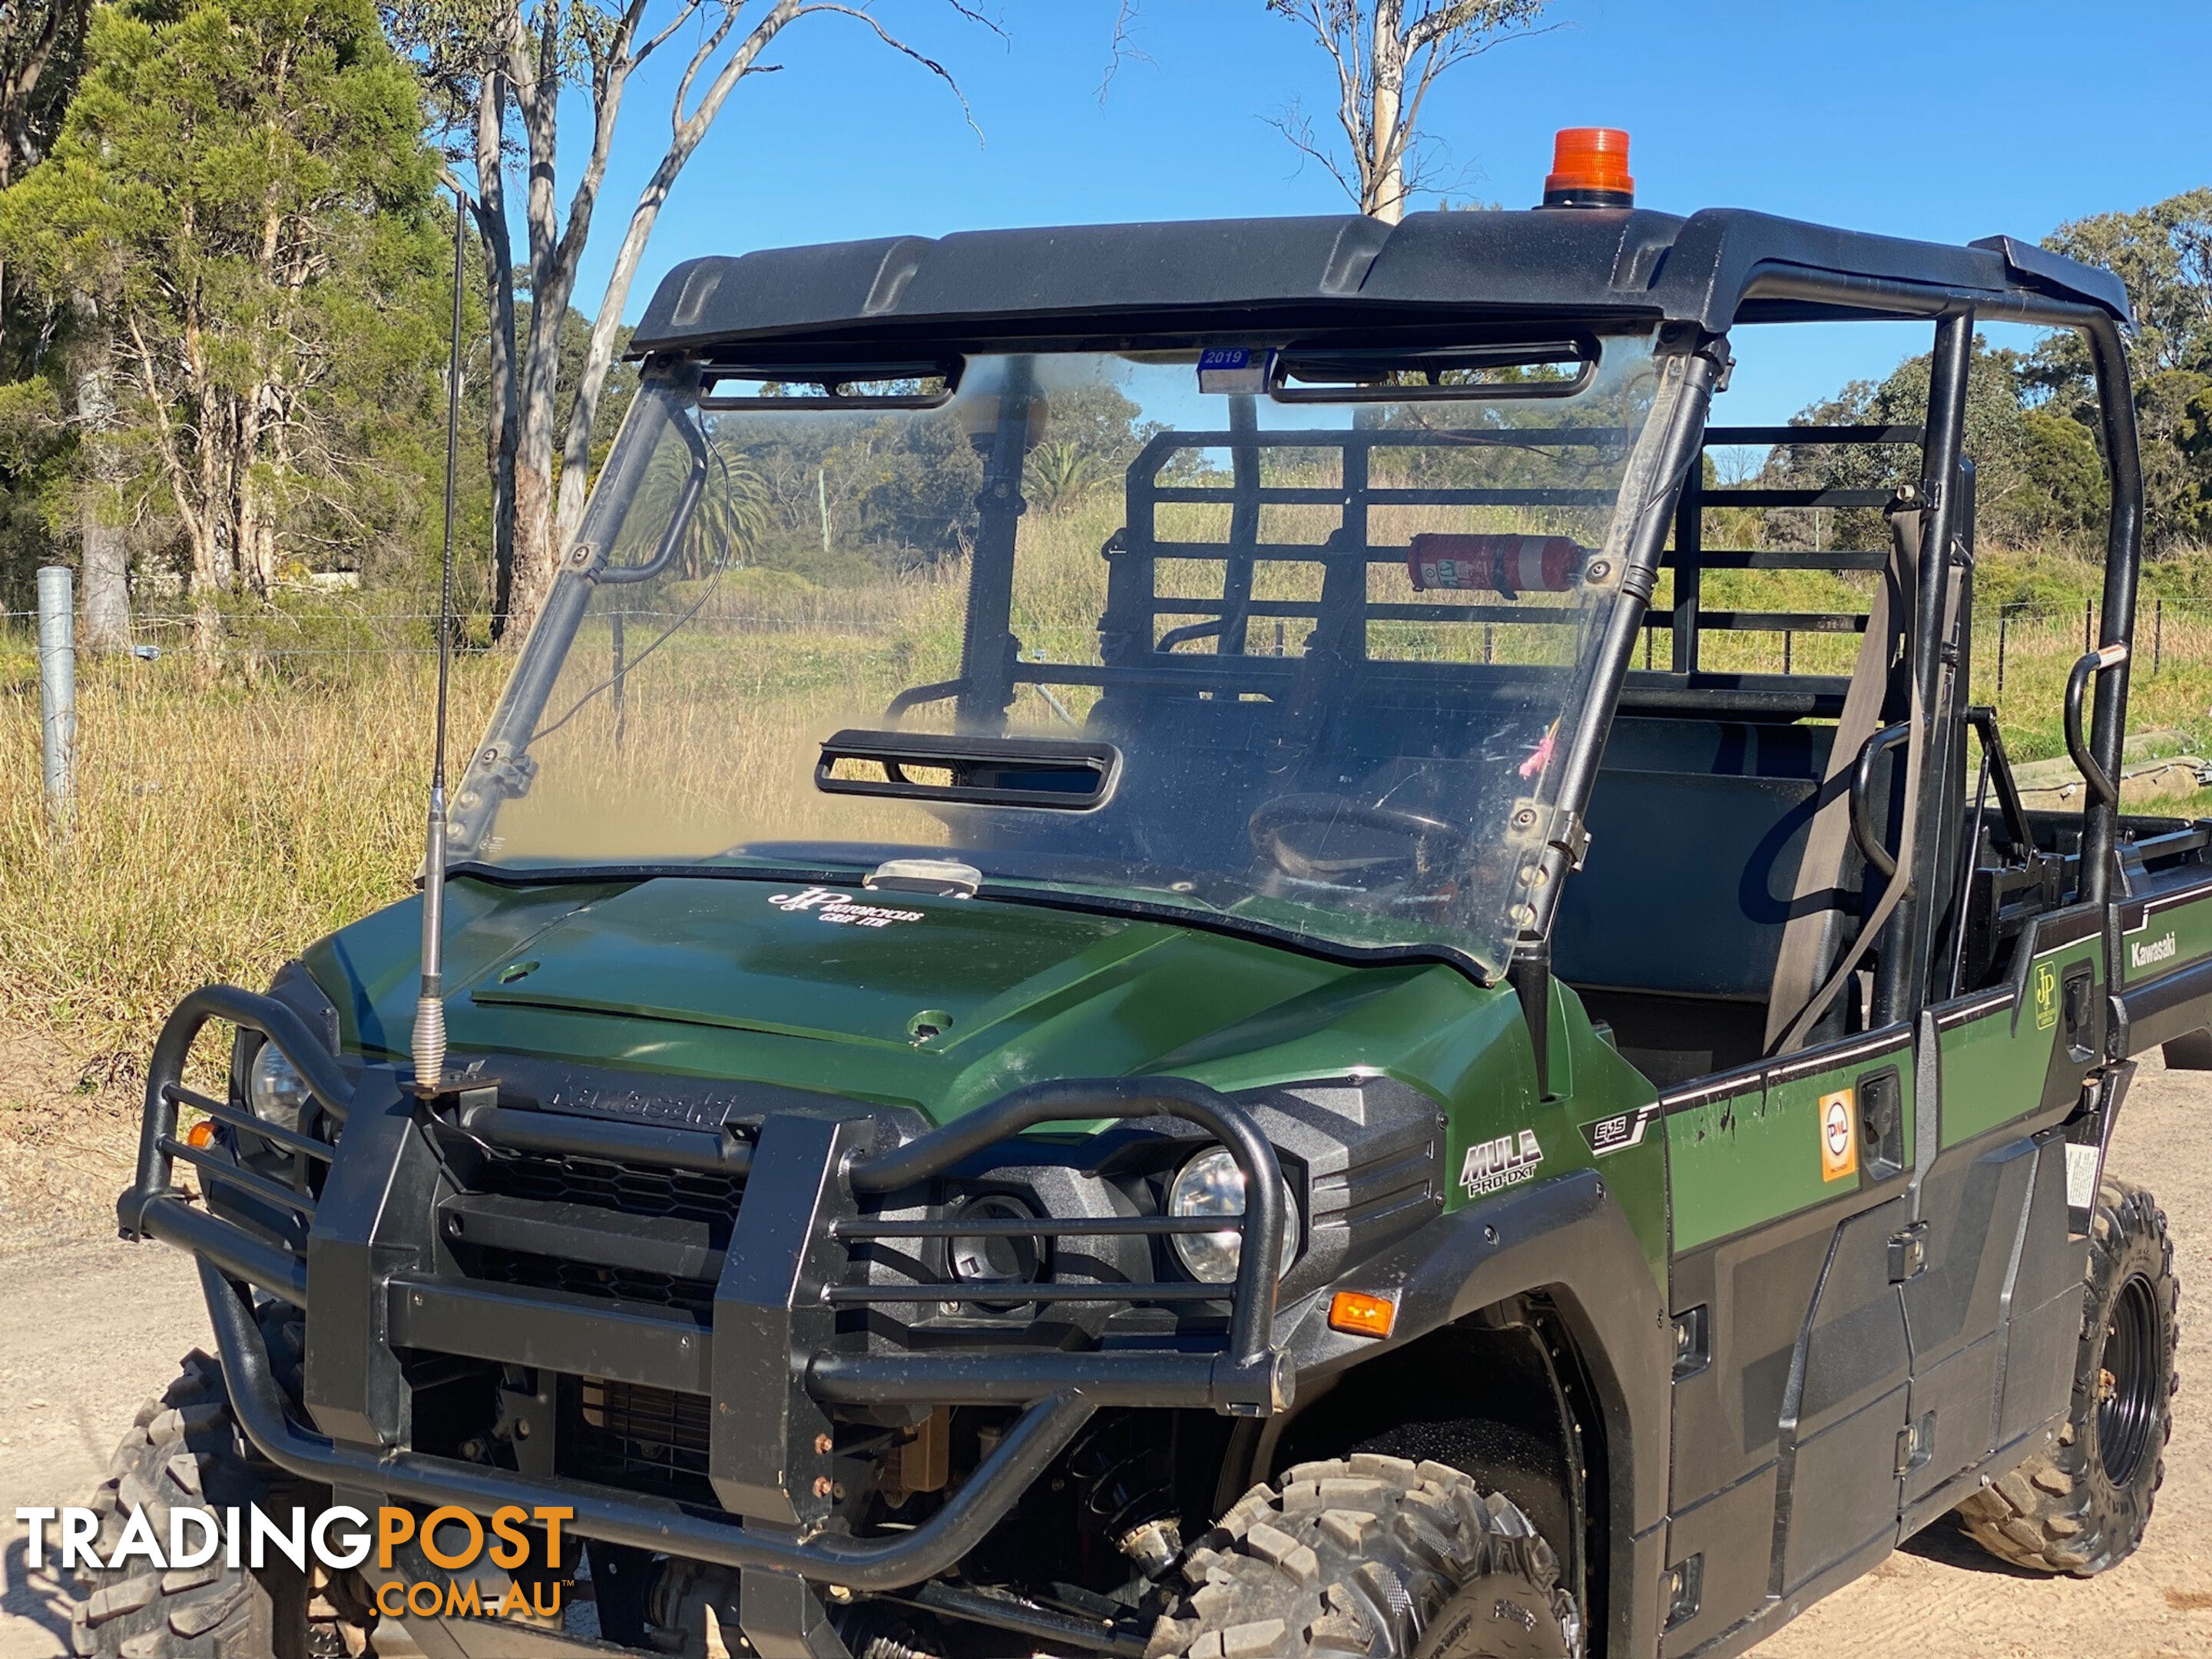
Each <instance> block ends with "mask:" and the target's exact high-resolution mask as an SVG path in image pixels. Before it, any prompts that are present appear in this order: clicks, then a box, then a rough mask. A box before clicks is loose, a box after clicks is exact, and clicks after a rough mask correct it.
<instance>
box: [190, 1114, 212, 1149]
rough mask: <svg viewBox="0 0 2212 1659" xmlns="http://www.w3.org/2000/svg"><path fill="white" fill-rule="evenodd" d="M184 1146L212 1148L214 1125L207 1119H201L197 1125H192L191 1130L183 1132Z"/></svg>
mask: <svg viewBox="0 0 2212 1659" xmlns="http://www.w3.org/2000/svg"><path fill="white" fill-rule="evenodd" d="M185 1145H186V1146H200V1147H207V1146H214V1145H215V1125H214V1124H213V1123H212V1122H210V1121H209V1120H208V1119H206V1118H202V1119H201V1120H200V1121H198V1122H197V1123H195V1124H193V1125H192V1127H191V1128H189V1129H187V1130H185Z"/></svg>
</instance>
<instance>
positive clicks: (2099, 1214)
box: [1957, 1179, 2181, 1578]
mask: <svg viewBox="0 0 2212 1659" xmlns="http://www.w3.org/2000/svg"><path fill="white" fill-rule="evenodd" d="M2180 1298H2181V1284H2180V1281H2179V1279H2177V1278H2176V1277H2175V1276H2174V1271H2173V1241H2172V1239H2171V1238H2170V1237H2167V1235H2166V1212H2164V1211H2162V1210H2160V1208H2159V1207H2158V1202H2157V1200H2155V1199H2154V1198H2152V1196H2151V1195H2150V1194H2148V1193H2147V1192H2145V1191H2144V1190H2143V1189H2142V1188H2140V1187H2137V1186H2136V1185H2135V1184H2133V1183H2132V1182H2125V1181H2118V1180H2112V1179H2107V1180H2106V1182H2104V1184H2103V1186H2102V1187H2101V1188H2100V1190H2099V1192H2098V1194H2097V1210H2096V1214H2095V1216H2094V1218H2093V1220H2092V1221H2091V1224H2090V1230H2089V1271H2088V1280H2087V1293H2086V1296H2085V1297H2084V1301H2083V1312H2082V1319H2081V1344H2080V1346H2079V1348H2078V1350H2077V1352H2076V1355H2075V1368H2074V1392H2073V1397H2072V1400H2071V1401H2070V1402H2069V1409H2068V1413H2067V1419H2066V1421H2065V1422H2064V1423H2063V1424H2062V1425H2060V1427H2059V1430H2058V1435H2057V1443H2055V1444H2054V1445H2052V1446H2051V1448H2050V1449H2048V1450H2047V1451H2044V1452H2040V1453H2039V1454H2037V1455H2035V1456H2033V1457H2031V1458H2030V1459H2028V1461H2027V1462H2025V1463H2023V1464H2021V1466H2020V1467H2019V1468H2016V1469H2015V1470H2013V1471H2012V1473H2011V1474H2007V1475H2005V1476H2004V1477H2003V1478H2002V1479H2001V1480H1997V1481H1996V1483H1995V1484H1994V1485H1991V1486H1985V1487H1984V1488H1983V1489H1982V1490H1981V1491H1980V1492H1976V1493H1975V1494H1974V1495H1973V1496H1972V1498H1968V1499H1967V1500H1966V1502H1965V1503H1963V1504H1960V1506H1959V1509H1958V1512H1957V1514H1958V1522H1959V1526H1960V1529H1961V1530H1962V1531H1964V1532H1965V1533H1966V1536H1968V1537H1969V1538H1971V1539H1972V1540H1973V1541H1975V1542H1976V1543H1978V1544H1979V1545H1980V1546H1981V1547H1983V1548H1984V1549H1985V1550H1987V1551H1989V1553H1990V1554H1992V1555H1994V1556H1996V1558H1997V1559H1999V1560H2001V1561H2007V1562H2009V1563H2010V1564H2011V1565H2014V1566H2016V1567H2025V1568H2027V1569H2029V1570H2031V1571H2038V1572H2064V1573H2072V1574H2074V1575H2075V1576H2076V1577H2082V1578H2087V1577H2092V1576H2093V1575H2095V1574H2097V1573H2100V1572H2102V1571H2104V1570H2105V1569H2106V1568H2107V1567H2110V1566H2114V1565H2118V1563H2119V1562H2122V1561H2124V1560H2125V1559H2127V1558H2128V1557H2129V1556H2130V1555H2131V1554H2133V1553H2135V1549H2136V1545H2138V1544H2140V1543H2141V1542H2142V1535H2143V1529H2144V1528H2146V1527H2147V1526H2148V1524H2149V1522H2150V1511H2151V1502H2152V1499H2153V1498H2154V1496H2155V1494H2156V1493H2157V1492H2158V1489H2159V1486H2160V1483H2161V1482H2163V1481H2164V1480H2165V1479H2166V1441H2167V1439H2168V1437H2170V1436H2171V1435H2172V1432H2173V1395H2174V1392H2175V1390H2176V1389H2179V1387H2180V1379H2179V1376H2177V1375H2176V1373H2175V1366H2174V1352H2175V1349H2176V1347H2177V1346H2178V1345H2179V1340H2180V1335H2181V1323H2180V1319H2179V1303H2180Z"/></svg>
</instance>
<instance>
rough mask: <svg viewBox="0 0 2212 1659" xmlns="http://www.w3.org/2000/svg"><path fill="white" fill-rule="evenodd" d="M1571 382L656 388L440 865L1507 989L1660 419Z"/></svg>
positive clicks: (1650, 399) (993, 378)
mask: <svg viewBox="0 0 2212 1659" xmlns="http://www.w3.org/2000/svg"><path fill="white" fill-rule="evenodd" d="M1586 345H1587V347H1588V350H1587V351H1586V352H1585V357H1588V356H1595V360H1596V361H1595V364H1594V366H1593V365H1592V364H1591V363H1590V362H1588V361H1584V362H1580V363H1575V362H1568V363H1565V364H1559V363H1552V364H1543V363H1533V362H1532V363H1531V364H1528V365H1521V366H1514V365H1509V366H1507V367H1505V368H1503V369H1500V368H1497V367H1496V366H1495V365H1493V366H1492V367H1489V368H1474V369H1454V368H1443V369H1441V370H1439V369H1438V368H1436V366H1435V364H1434V362H1429V363H1427V364H1425V365H1423V364H1419V363H1415V364H1414V366H1413V367H1411V368H1407V367H1402V366H1401V367H1395V368H1392V367H1388V366H1385V367H1383V368H1376V366H1375V365H1374V364H1373V363H1372V362H1368V361H1367V360H1365V359H1360V360H1359V361H1355V362H1351V363H1350V364H1348V365H1347V364H1346V363H1345V362H1342V361H1338V362H1334V364H1332V363H1329V362H1312V363H1309V364H1307V365H1306V366H1305V368H1304V371H1303V372H1304V374H1306V375H1307V376H1308V379H1306V380H1300V379H1299V376H1298V374H1297V373H1296V372H1294V371H1297V370H1298V368H1299V365H1298V364H1297V362H1295V361H1293V360H1292V359H1291V358H1289V357H1287V356H1286V357H1285V359H1284V360H1283V361H1282V362H1273V361H1272V360H1271V359H1270V358H1269V357H1268V356H1267V354H1266V353H1265V352H1263V351H1260V350H1257V349H1255V351H1253V352H1252V353H1251V354H1249V366H1247V367H1241V368H1240V367H1239V366H1238V365H1237V363H1236V362H1235V361H1234V357H1233V356H1231V358H1229V359H1228V360H1226V361H1227V362H1228V364H1229V366H1228V367H1227V368H1222V367H1220V366H1219V365H1220V363H1221V362H1223V361H1224V360H1223V359H1221V358H1219V357H1218V356H1216V355H1214V354H1209V356H1208V360H1207V365H1206V366H1205V367H1204V368H1201V365H1200V362H1199V361H1198V357H1197V355H1196V354H1194V353H1182V354H1146V355H1140V356H1121V355H1112V354H1080V355H1079V354H1068V355H1049V356H1009V357H995V358H990V357H985V358H971V359H969V361H968V362H966V363H965V364H964V366H962V367H960V368H957V370H955V371H953V372H951V373H950V374H948V375H947V377H946V378H947V379H948V380H951V381H952V382H954V383H955V389H950V390H948V389H947V388H946V387H945V386H944V385H943V384H942V383H940V382H939V381H937V380H930V379H926V378H908V379H906V380H884V381H881V382H878V383H876V384H874V385H872V386H869V387H867V388H864V389H862V390H861V391H860V392H854V390H853V389H852V388H850V387H848V388H846V389H844V390H843V391H842V392H836V393H834V394H832V395H824V394H823V392H822V391H821V389H820V388H817V387H811V386H809V387H800V386H796V385H793V384H774V383H771V384H769V385H767V386H760V385H757V384H747V385H745V386H740V387H738V390H739V391H741V392H744V396H741V397H738V396H732V395H728V394H729V392H730V389H731V386H732V385H733V384H734V383H732V382H727V381H724V382H716V381H714V380H708V381H707V382H706V388H707V391H708V394H709V395H708V396H707V397H705V398H702V396H701V387H702V382H701V379H700V377H699V376H698V375H697V374H696V372H691V371H686V372H685V374H684V375H683V377H682V378H681V380H680V381H679V382H671V381H670V380H667V379H665V378H663V377H658V376H649V377H648V385H647V391H646V392H644V393H643V394H641V398H640V400H639V403H638V405H637V406H636V408H635V410H633V412H632V414H631V416H630V417H629V422H628V423H627V425H626V427H625V428H624V431H623V435H622V437H621V439H620V440H619V441H618V443H617V448H616V451H615V453H613V455H612V456H611V459H610V460H609V462H608V465H607V467H606V470H605V474H604V475H603V477H602V478H601V480H600V483H599V490H598V493H597V495H596V496H595V498H594V501H593V503H592V508H591V510H590V513H589V514H588V517H587V521H586V526H585V527H584V530H583V532H582V536H581V538H580V545H579V547H578V549H577V550H576V551H575V553H574V554H572V556H571V557H570V559H569V560H568V568H567V569H566V570H565V572H564V574H562V576H561V578H560V579H559V584H558V586H556V592H555V594H554V596H553V599H551V600H550V602H549V604H548V606H547V609H546V611H545V613H544V617H543V618H542V619H541V621H540V623H539V624H538V629H536V631H535V633H534V635H533V636H532V640H531V641H530V643H529V645H528V646H527V647H526V650H525V653H524V655H523V659H522V660H521V663H520V665H519V667H518V669H517V671H516V675H515V678H514V680H513V683H512V684H510V686H509V688H508V690H507V694H506V697H505V701H504V702H503V703H502V705H501V710H500V712H499V714H498V715H497V716H496V717H495V722H494V726H493V730H492V732H491V734H490V736H489V738H488V739H487V741H486V743H485V744H483V745H480V746H479V749H478V752H477V761H476V763H475V764H474V765H473V767H472V769H471V772H470V774H469V776H468V777H467V779H466V780H465V781H464V783H463V784H462V786H461V788H460V790H459V793H458V794H457V797H456V815H455V831H454V840H455V850H456V855H457V856H458V857H459V858H462V859H471V858H472V859H475V860H480V861H486V862H492V863H496V864H501V865H506V866H544V865H550V864H576V863H584V864H590V865H607V864H617V865H627V864H646V865H653V866H665V865H668V864H671V863H684V862H690V861H698V862H701V863H702V864H713V865H716V866H722V867H728V866H745V865H757V866H761V867H763V869H773V870H777V871H791V870H794V869H802V870H814V871H819V872H826V874H825V878H835V877H836V876H839V875H848V876H849V878H855V879H857V878H860V877H862V876H865V875H866V873H867V872H870V871H872V870H873V869H874V868H875V867H876V866H878V865H880V864H882V863H883V862H884V861H885V860H890V859H895V858H930V859H938V860H957V861H959V862H962V863H965V864H968V865H970V866H974V867H975V869H976V870H978V871H980V872H981V873H982V876H983V878H984V879H985V883H986V890H1009V891H1010V890H1016V889H1020V890H1031V891H1035V892H1037V893H1038V894H1040V895H1041V896H1042V895H1043V894H1045V893H1047V892H1049V893H1050V894H1051V895H1052V896H1054V898H1056V899H1057V900H1058V901H1059V902H1086V901H1087V900H1089V899H1096V900H1098V901H1102V902H1121V903H1127V902H1139V903H1144V904H1151V905H1158V906H1161V907H1166V908H1171V909H1175V910H1182V911H1200V912H1206V913H1211V914H1212V915H1214V916H1216V917H1217V918H1218V919H1219V920H1220V921H1222V922H1224V923H1227V924H1229V925H1236V924H1237V922H1239V921H1243V922H1247V923H1249V924H1251V925H1253V926H1255V927H1260V928H1263V929H1265V930H1267V931H1270V932H1281V931H1285V930H1286V931H1288V932H1290V933H1293V934H1297V935H1302V936H1306V937H1310V938H1313V939H1318V940H1325V941H1329V942H1332V943H1335V944H1340V945H1353V946H1358V945H1384V944H1401V943H1419V944H1427V945H1440V946H1443V947H1447V948H1449V949H1451V950H1454V951H1459V952H1463V953H1465V954H1466V955H1468V956H1469V957H1474V959H1476V960H1477V961H1478V962H1480V963H1483V964H1485V965H1486V966H1488V967H1490V968H1492V969H1495V968H1498V967H1499V966H1500V965H1502V964H1503V963H1504V961H1505V960H1506V959H1507V957H1508V956H1509V955H1510V947H1511V944H1512V941H1513V939H1514V938H1515V936H1516V933H1518V931H1519V929H1520V925H1521V923H1522V921H1523V920H1525V919H1526V916H1527V915H1528V912H1527V910H1526V909H1525V908H1524V906H1525V903H1526V901H1527V898H1528V893H1527V890H1526V884H1527V883H1528V881H1530V880H1531V879H1533V878H1534V860H1535V858H1536V855H1537V854H1539V852H1540V851H1541V846H1542V842H1543V840H1544V838H1545V837H1544V832H1543V830H1544V825H1545V823H1547V818H1548V809H1549V806H1550V805H1551V801H1552V796H1553V791H1554V789H1555V787H1556V782H1557V778H1556V774H1557V771H1558V767H1557V761H1558V759H1559V756H1560V754H1561V751H1562V750H1563V748H1564V745H1565V734H1566V733H1567V732H1570V731H1571V730H1572V729H1573V727H1574V726H1575V724H1576V722H1577V721H1578V720H1581V719H1582V718H1583V714H1584V709H1583V702H1584V700H1585V697H1586V695H1587V690H1588V685H1589V667H1590V663H1591V659H1592V656H1593V653H1594V652H1595V646H1596V642H1597V641H1598V639H1599V637H1600V636H1601V633H1602V631H1603V629H1604V625H1605V622H1606V619H1607V616H1608V615H1609V613H1610V611H1611V608H1612V606H1613V605H1614V604H1615V603H1616V602H1617V600H1618V593H1619V582H1620V573H1621V569H1622V564H1623V560H1622V550H1623V545H1624V541H1625V538H1626V532H1627V520H1628V519H1629V518H1630V517H1631V516H1632V513H1631V509H1632V508H1633V507H1635V505H1636V503H1635V502H1634V501H1626V503H1625V504H1624V498H1625V496H1626V495H1630V494H1632V493H1633V492H1634V491H1635V490H1637V489H1640V488H1641V487H1642V486H1641V485H1640V484H1639V483H1636V482H1633V481H1634V480H1637V479H1640V478H1641V477H1643V470H1642V469H1641V468H1632V465H1631V461H1632V455H1633V454H1634V453H1635V452H1636V450H1637V447H1638V444H1639V442H1644V441H1646V428H1647V427H1648V426H1650V424H1651V423H1652V420H1653V410H1654V405H1655V402H1656V401H1657V392H1658V387H1659V385H1660V379H1661V377H1660V375H1659V374H1658V372H1657V370H1656V367H1655V362H1654V358H1653V355H1652V351H1651V344H1650V341H1649V340H1648V339H1646V338H1643V337H1618V336H1616V337H1609V338H1607V339H1606V340H1604V341H1603V342H1602V343H1601V345H1600V343H1596V342H1589V343H1586ZM1355 356H1356V354H1355ZM1407 361H1409V362H1410V361H1411V360H1407ZM902 372H904V371H902ZM1255 375H1256V376H1258V377H1260V378H1258V379H1255V378H1252V377H1253V376H1255ZM755 379H756V380H757V376H756V377H755ZM1401 388H1403V390H1400V389H1401ZM832 738H837V742H836V744H833V745H832V750H830V751H829V752H828V753H826V754H825V750H824V744H825V742H826V741H828V740H830V739H832ZM948 740H954V741H949V742H948ZM855 751H857V752H855Z"/></svg>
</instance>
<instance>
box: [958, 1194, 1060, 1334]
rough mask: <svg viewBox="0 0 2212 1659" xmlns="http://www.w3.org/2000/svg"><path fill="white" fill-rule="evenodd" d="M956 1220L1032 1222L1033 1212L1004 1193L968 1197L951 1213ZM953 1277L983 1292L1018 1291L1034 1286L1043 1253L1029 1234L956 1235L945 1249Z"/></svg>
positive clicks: (1014, 1302) (1015, 1301)
mask: <svg viewBox="0 0 2212 1659" xmlns="http://www.w3.org/2000/svg"><path fill="white" fill-rule="evenodd" d="M953 1219H954V1220H955V1221H1034V1220H1036V1211H1034V1210H1032V1209H1030V1206H1028V1205H1026V1204H1024V1203H1023V1202H1022V1201H1021V1200H1019V1199H1018V1198H1015V1197H1013V1196H1012V1195H1011V1194H1006V1193H987V1194H985V1195H984V1196H982V1197H981V1198H971V1199H969V1200H968V1202H966V1203H965V1204H963V1205H962V1206H960V1208H959V1209H958V1210H957V1212H954V1215H953ZM945 1254H946V1258H947V1265H948V1266H950V1267H951V1269H952V1276H953V1277H954V1278H955V1279H958V1280H959V1281H960V1282H961V1283H962V1284H963V1285H976V1286H979V1287H981V1288H983V1289H989V1290H996V1289H1009V1290H1011V1289H1018V1287H1020V1286H1022V1285H1034V1284H1036V1279H1037V1269H1038V1267H1039V1265H1040V1263H1041V1261H1042V1255H1043V1252H1042V1249H1040V1248H1039V1242H1038V1240H1037V1238H1036V1235H1035V1234H1032V1233H1000V1232H975V1233H956V1234H955V1235H953V1237H952V1240H951V1244H950V1246H949V1247H948V1249H947V1250H946V1253H945ZM983 1305H985V1306H986V1307H994V1306H995V1307H1002V1308H1003V1307H1015V1306H1018V1305H1019V1299H1018V1298H1015V1299H1012V1300H1000V1301H996V1302H989V1303H985V1304H983Z"/></svg>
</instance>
